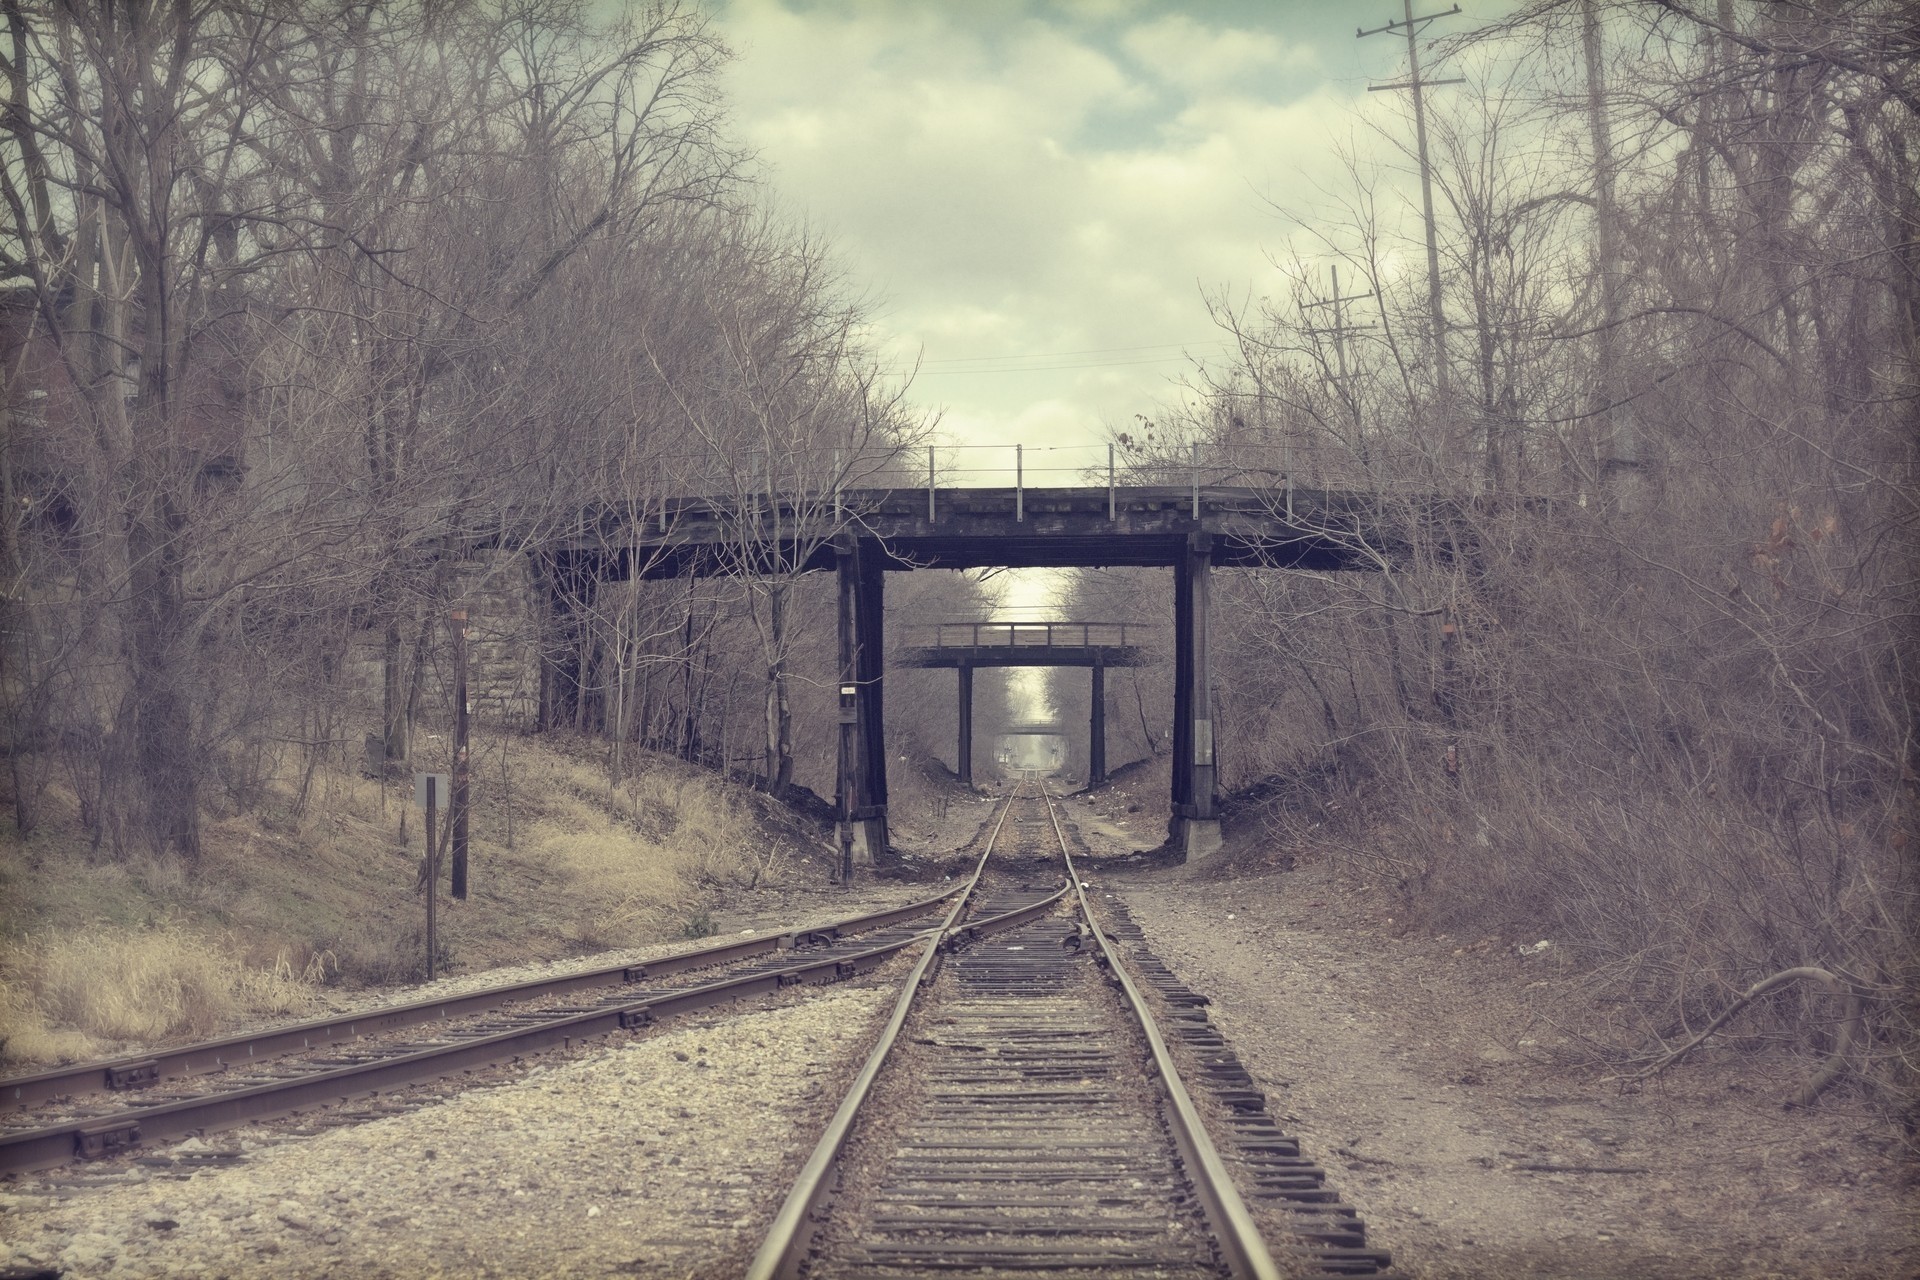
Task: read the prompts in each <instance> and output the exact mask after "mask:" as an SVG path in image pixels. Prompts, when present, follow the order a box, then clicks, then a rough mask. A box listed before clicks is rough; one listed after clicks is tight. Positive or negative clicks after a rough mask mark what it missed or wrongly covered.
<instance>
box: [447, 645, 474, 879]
mask: <svg viewBox="0 0 1920 1280" xmlns="http://www.w3.org/2000/svg"><path fill="white" fill-rule="evenodd" d="M447 620H448V621H449V622H451V623H453V779H452V782H453V808H452V812H451V813H450V814H449V816H448V820H449V821H450V822H452V824H453V896H454V897H456V898H458V899H460V900H461V901H462V902H464V901H466V897H467V784H468V783H469V782H470V781H471V780H472V769H471V765H470V759H469V756H468V753H467V732H468V727H469V726H468V719H469V717H470V716H471V715H472V713H473V707H472V705H471V704H470V703H469V702H468V701H467V611H466V610H465V609H453V610H449V611H448V613H447Z"/></svg>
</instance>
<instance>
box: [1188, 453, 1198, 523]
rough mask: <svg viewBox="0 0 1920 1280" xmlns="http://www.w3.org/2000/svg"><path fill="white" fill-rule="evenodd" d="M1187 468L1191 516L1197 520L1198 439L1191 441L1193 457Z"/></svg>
mask: <svg viewBox="0 0 1920 1280" xmlns="http://www.w3.org/2000/svg"><path fill="white" fill-rule="evenodd" d="M1188 468H1189V471H1190V474H1191V478H1192V480H1193V518H1194V519H1195V520H1198V519H1199V518H1200V442H1199V441H1198V440H1195V441H1194V442H1193V459H1192V461H1191V462H1190V463H1189V464H1188Z"/></svg>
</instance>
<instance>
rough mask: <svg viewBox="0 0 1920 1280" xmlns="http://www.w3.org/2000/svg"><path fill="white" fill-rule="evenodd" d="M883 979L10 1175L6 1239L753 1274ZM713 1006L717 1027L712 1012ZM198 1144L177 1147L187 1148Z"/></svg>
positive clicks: (382, 1263)
mask: <svg viewBox="0 0 1920 1280" xmlns="http://www.w3.org/2000/svg"><path fill="white" fill-rule="evenodd" d="M888 999H889V992H888V991H887V990H885V989H884V988H883V987H869V986H854V985H847V986H835V987H830V988H826V989H824V990H820V991H818V992H817V993H809V994H808V995H806V996H804V997H803V998H800V999H798V1000H797V1001H792V1002H789V1001H785V1000H783V1001H782V1003H781V1005H780V1007H777V1008H772V1009H766V1010H762V1011H757V1012H752V1013H746V1014H741V1015H737V1016H734V1017H731V1018H725V1019H703V1020H702V1021H701V1022H695V1023H688V1024H670V1025H668V1026H667V1027H665V1028H663V1029H661V1030H659V1031H657V1032H655V1033H654V1034H651V1035H649V1036H647V1037H646V1038H644V1039H638V1040H634V1041H631V1042H628V1043H625V1044H620V1045H616V1046H612V1047H607V1048H604V1049H595V1050H591V1051H587V1052H585V1053H583V1054H582V1055H581V1056H579V1057H576V1058H573V1059H570V1060H564V1061H560V1062H557V1063H555V1064H553V1065H549V1066H542V1067H536V1068H534V1069H533V1070H532V1071H530V1072H528V1073H527V1074H526V1075H524V1076H523V1077H521V1078H520V1079H519V1080H518V1081H516V1082H514V1083H512V1084H508V1085H503V1086H498V1087H493V1088H486V1089H480V1090H474V1091H471V1092H467V1093H464V1094H460V1095H458V1096H455V1097H453V1098H451V1099H449V1100H447V1101H445V1102H444V1103H441V1104H439V1105H436V1106H429V1107H425V1108H423V1109H421V1110H418V1111H414V1112H412V1113H410V1114H405V1115H399V1116H394V1117H390V1118H387V1119H384V1120H377V1121H373V1122H370V1123H366V1124H361V1125H356V1126H352V1127H348V1128H339V1129H332V1130H328V1131H325V1132H322V1133H320V1134H318V1135H317V1136H314V1137H311V1138H306V1139H299V1140H293V1141H287V1142H278V1143H272V1144H271V1145H269V1142H263V1141H262V1140H261V1139H262V1136H263V1135H262V1133H261V1132H260V1131H250V1130H240V1131H236V1132H234V1133H230V1134H222V1135H216V1136H215V1137H214V1138H213V1139H211V1140H210V1141H209V1142H208V1143H207V1144H205V1145H207V1146H210V1147H214V1148H223V1149H235V1150H240V1151H244V1152H245V1153H246V1154H245V1157H244V1159H242V1160H240V1161H239V1162H238V1163H235V1164H232V1165H228V1166H225V1167H209V1168H203V1169H200V1170H198V1171H196V1172H194V1173H192V1174H191V1176H187V1177H181V1176H178V1175H177V1174H176V1173H175V1172H174V1170H175V1169H177V1168H179V1167H180V1166H173V1167H170V1168H167V1169H163V1170H161V1171H159V1172H157V1173H156V1172H149V1171H147V1170H146V1169H144V1168H142V1167H141V1166H132V1167H131V1168H128V1169H124V1170H122V1171H121V1172H119V1173H117V1174H115V1175H114V1176H115V1177H125V1178H127V1179H128V1180H127V1181H125V1182H120V1183H117V1184H109V1185H103V1186H99V1187H95V1188H88V1189H83V1190H76V1189H75V1188H73V1187H72V1186H71V1185H69V1186H66V1187H64V1188H59V1187H58V1184H55V1187H56V1189H55V1190H53V1191H51V1192H49V1193H48V1194H32V1193H31V1192H30V1187H23V1188H21V1190H20V1191H17V1192H15V1193H13V1194H0V1240H4V1242H5V1247H4V1248H3V1249H0V1258H4V1259H5V1263H0V1267H3V1266H5V1265H11V1266H14V1267H24V1266H43V1267H44V1266H57V1267H60V1268H62V1269H64V1271H65V1273H66V1275H67V1276H69V1277H72V1278H73V1280H88V1278H90V1277H115V1278H119V1277H136V1276H269V1275H270V1276H316V1277H317V1276H339V1275H354V1276H372V1277H396V1278H398V1277H421V1276H500V1277H507V1276H516V1277H517V1276H660V1277H667V1276H672V1277H687V1276H703V1275H726V1274H734V1273H737V1272H738V1271H739V1270H740V1268H741V1267H742V1266H743V1265H744V1262H745V1259H746V1258H747V1257H748V1256H750V1255H751V1252H752V1250H753V1249H754V1248H755V1247H757V1245H758V1242H759V1237H760V1234H761V1232H762V1231H763V1230H764V1228H765V1225H766V1223H767V1222H768V1221H770V1220H771V1218H772V1216H773V1213H774V1211H775V1209H776V1208H777V1207H778V1205H779V1201H780V1197H781V1195H782V1194H783V1190H784V1183H785V1180H786V1175H787V1173H788V1172H789V1169H788V1166H790V1165H794V1164H796V1163H797V1158H798V1156H799V1155H801V1154H803V1153H804V1152H805V1151H806V1150H807V1149H808V1148H810V1146H811V1145H812V1142H813V1140H814V1137H815V1136H816V1134H817V1131H818V1129H819V1127H820V1124H821V1123H822V1122H823V1121H824V1117H825V1115H826V1114H827V1113H828V1111H829V1110H830V1109H831V1107H832V1106H833V1105H834V1103H835V1102H836V1101H837V1099H838V1092H839V1090H838V1085H839V1082H840V1079H841V1077H842V1076H844V1075H845V1074H847V1070H848V1067H847V1064H848V1063H854V1062H857V1061H858V1059H859V1057H860V1055H861V1052H862V1051H863V1048H864V1046H865V1044H866V1042H867V1040H868V1038H869V1036H870V1031H871V1028H872V1024H873V1021H874V1016H875V1015H876V1013H877V1012H878V1011H879V1010H880V1008H881V1007H882V1006H883V1004H885V1003H886V1001H887V1000H888ZM703 1023H704V1025H703ZM176 1150H178V1149H176Z"/></svg>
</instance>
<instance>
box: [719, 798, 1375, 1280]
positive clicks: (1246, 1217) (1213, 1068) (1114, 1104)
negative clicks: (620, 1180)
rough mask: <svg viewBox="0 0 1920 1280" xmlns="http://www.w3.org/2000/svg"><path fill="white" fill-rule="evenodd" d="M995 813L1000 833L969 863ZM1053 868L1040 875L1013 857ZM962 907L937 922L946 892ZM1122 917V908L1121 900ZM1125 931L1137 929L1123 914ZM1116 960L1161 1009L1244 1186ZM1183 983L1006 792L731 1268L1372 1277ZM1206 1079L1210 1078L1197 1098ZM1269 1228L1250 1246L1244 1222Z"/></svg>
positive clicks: (1356, 1238) (1027, 803)
mask: <svg viewBox="0 0 1920 1280" xmlns="http://www.w3.org/2000/svg"><path fill="white" fill-rule="evenodd" d="M1010 819H1011V821H1012V828H1011V830H1012V833H1013V839H1012V841H1011V843H1014V844H1016V845H1017V847H1016V848H1012V849H1008V850H1006V851H1005V856H1003V857H1002V858H1001V869H996V870H994V871H993V872H992V874H989V870H988V868H989V859H992V858H994V857H995V852H996V851H995V844H996V842H997V841H998V840H999V839H1000V837H1001V835H1002V834H1003V831H1005V830H1006V829H1007V827H1008V823H1009V820H1010ZM1043 868H1044V869H1049V870H1050V872H1051V874H1052V876H1053V877H1055V878H1056V879H1057V878H1058V877H1059V876H1061V875H1062V874H1064V877H1065V879H1066V888H1064V889H1062V890H1059V891H1058V892H1056V893H1053V894H1051V895H1048V894H1045V893H1044V891H1043V890H1041V889H1037V888H1036V887H1035V886H1034V884H1033V883H1032V882H1033V880H1034V879H1035V878H1036V872H1040V871H1042V869H1043ZM967 912H972V913H973V915H972V917H971V918H970V919H969V921H968V923H965V924H961V923H960V920H961V917H962V915H963V913H967ZM1127 924H1128V925H1129V926H1130V922H1127ZM1132 934H1133V936H1134V937H1136V938H1137V937H1138V931H1137V930H1132ZM1135 968H1138V969H1139V970H1140V971H1141V972H1142V973H1143V974H1144V975H1145V979H1144V980H1145V981H1147V982H1149V983H1150V984H1151V987H1152V989H1153V990H1154V991H1155V992H1156V994H1155V996H1154V999H1155V1000H1156V1001H1158V1002H1159V1003H1160V1004H1161V1005H1162V1006H1163V1007H1170V1008H1172V1009H1174V1010H1176V1011H1179V1015H1180V1016H1179V1018H1178V1021H1177V1025H1178V1028H1179V1034H1178V1035H1177V1037H1176V1040H1177V1041H1178V1042H1179V1043H1181V1045H1182V1048H1181V1053H1182V1055H1183V1056H1187V1057H1190V1058H1191V1057H1193V1055H1195V1054H1198V1055H1199V1057H1198V1058H1197V1059H1196V1061H1195V1065H1197V1066H1198V1067H1199V1071H1198V1072H1197V1073H1196V1074H1197V1076H1198V1077H1199V1078H1204V1080H1205V1085H1204V1086H1203V1094H1204V1095H1205V1096H1207V1097H1208V1098H1209V1101H1208V1104H1207V1105H1208V1108H1209V1109H1211V1110H1212V1111H1214V1112H1215V1113H1216V1114H1217V1115H1219V1116H1221V1117H1223V1118H1224V1119H1225V1121H1226V1123H1225V1127H1226V1128H1227V1129H1228V1130H1229V1132H1230V1133H1231V1142H1230V1144H1229V1156H1230V1158H1231V1160H1232V1163H1233V1165H1234V1167H1235V1168H1237V1169H1239V1170H1240V1171H1241V1174H1242V1179H1243V1181H1244V1182H1245V1183H1246V1185H1247V1186H1248V1187H1249V1189H1250V1193H1251V1194H1252V1195H1253V1197H1254V1198H1255V1201H1256V1203H1257V1204H1258V1205H1259V1206H1260V1211H1259V1215H1258V1220H1256V1215H1255V1213H1254V1212H1252V1211H1250V1210H1249V1208H1248V1204H1247V1200H1246V1199H1244V1198H1243V1197H1242V1194H1241V1191H1240V1190H1239V1189H1238V1188H1237V1187H1236V1185H1235V1182H1234V1179H1233V1177H1232V1176H1231V1174H1230V1172H1229V1167H1228V1165H1229V1159H1228V1158H1223V1156H1222V1153H1221V1151H1220V1149H1219V1148H1217V1147H1216V1146H1215V1143H1214V1141H1213V1139H1212V1137H1211V1136H1210V1135H1209V1133H1208V1130H1207V1128H1206V1125H1205V1124H1204V1123H1203V1120H1202V1108H1201V1107H1200V1106H1199V1105H1197V1104H1196V1102H1195V1099H1194V1096H1193V1095H1192V1094H1191V1093H1189V1091H1188V1088H1187V1086H1186V1084H1185V1083H1184V1082H1183V1078H1182V1072H1181V1070H1180V1068H1179V1066H1178V1065H1176V1061H1175V1052H1174V1050H1173V1049H1172V1048H1171V1047H1170V1046H1169V1043H1168V1040H1167V1038H1166V1036H1165V1035H1163V1033H1162V1032H1161V1030H1160V1027H1159V1025H1158V1022H1157V1021H1156V1019H1155V1017H1154V1016H1153V1013H1152V1012H1151V1010H1150V1008H1149V1000H1148V998H1147V996H1146V995H1144V994H1143V990H1142V987H1141V985H1140V981H1138V980H1136V978H1135V977H1134V976H1133V975H1132V974H1131V973H1130V972H1129V970H1130V969H1135ZM1203 1004H1204V1000H1203V999H1201V998H1200V997H1197V996H1194V995H1193V993H1191V992H1187V991H1186V990H1185V988H1182V987H1180V986H1179V985H1178V983H1177V981H1176V980H1174V979H1173V978H1172V976H1171V974H1169V973H1168V972H1167V971H1166V970H1165V967H1164V966H1161V965H1158V963H1157V962H1156V961H1152V958H1151V956H1150V954H1148V953H1146V952H1145V951H1144V943H1143V942H1142V944H1141V945H1140V946H1138V947H1135V948H1133V949H1132V950H1131V952H1130V953H1129V954H1127V955H1125V956H1123V954H1122V949H1121V947H1120V946H1119V945H1118V944H1117V943H1116V942H1115V941H1114V940H1113V939H1112V938H1111V937H1109V935H1108V934H1107V933H1106V932H1105V931H1104V930H1103V928H1102V926H1101V924H1100V922H1099V920H1098V919H1097V918H1096V915H1095V913H1094V911H1093V910H1092V908H1091V906H1090V905H1089V903H1088V901H1087V898H1086V894H1085V886H1084V884H1083V882H1082V881H1081V879H1080V873H1079V872H1078V870H1077V869H1076V868H1075V866H1074V863H1073V859H1072V853H1071V851H1070V849H1069V847H1068V841H1067V838H1066V835H1065V833H1064V832H1063V830H1062V828H1061V826H1060V822H1059V817H1058V815H1057V813H1056V811H1055V808H1054V804H1053V800H1052V797H1051V796H1050V795H1048V794H1047V792H1046V790H1045V788H1044V785H1043V784H1041V783H1039V782H1038V781H1037V780H1033V779H1028V780H1025V781H1023V782H1022V783H1021V785H1020V786H1019V787H1016V789H1015V792H1014V793H1013V794H1012V795H1010V796H1009V798H1008V802H1007V805H1006V808H1005V809H1004V810H1003V811H1002V813H1001V815H1000V817H999V819H998V821H997V822H996V824H995V827H994V830H993V834H992V835H991V836H990V837H989V839H988V842H987V847H986V849H985V851H984V852H983V853H982V855H981V858H980V862H979V865H978V866H977V867H976V868H975V870H974V873H973V877H972V879H971V880H970V882H969V883H968V885H967V886H966V888H965V890H964V892H963V893H962V894H961V896H960V899H959V900H958V901H956V902H955V903H954V905H953V907H952V908H951V910H950V911H949V913H948V919H947V923H946V925H945V926H944V927H943V930H942V933H941V936H940V939H939V941H938V943H937V944H936V943H932V942H929V943H928V944H925V947H924V950H923V952H922V954H921V956H920V959H919V961H918V962H917V964H916V965H915V967H914V970H913V972H912V973H911V974H910V975H909V977H908V979H907V982H906V986H905V988H904V990H903V991H902V993H901V995H900V998H899V1000H898V1001H897V1003H896V1005H895V1007H894V1010H893V1015H892V1017H891V1019H890V1020H889V1022H888V1024H887V1026H886V1027H885V1029H884V1030H883V1031H882V1033H881V1036H880V1039H879V1042H878V1043H877V1045H876V1046H875V1048H874V1050H873V1052H872V1054H871V1056H870V1057H869V1058H868V1060H867V1062H866V1064H865V1066H864V1067H863V1068H862V1070H861V1072H860V1074H859V1076H858V1077H857V1078H856V1080H855V1081H854V1084H853V1086H852V1088H851V1090H850V1091H849V1093H848V1094H847V1097H846V1099H845V1100H844V1101H843V1102H842V1103H841V1105H840V1107H839V1109H838V1111H837V1112H836V1113H835V1115H834V1117H833V1119H832V1121H831V1122H830V1123H829V1124H828V1127H827V1130H826V1132H825V1134H824V1135H823V1136H822V1137H821V1139H820V1142H819V1144H818V1145H817V1146H816V1147H815V1149H814V1151H813V1153H812V1155H811V1157H810V1158H809V1159H808V1161H807V1163H806V1165H805V1167H804V1168H803V1169H802V1171H801V1173H800V1175H799V1177H798V1179H797V1180H796V1182H795V1184H794V1186H793V1188H792V1189H791V1191H790V1192H789V1193H788V1195H787V1197H786V1200H785V1202H784V1204H783V1205H782V1206H781V1209H780V1211H779V1213H778V1215H777V1216H776V1218H775V1220H774V1223H773V1226H772V1229H771V1230H770V1231H769V1232H768V1234H767V1236H766V1239H765V1240H764V1242H763V1243H762V1245H761V1247H760V1249H759V1251H758V1253H757V1254H756V1255H755V1257H754V1259H753V1261H752V1264H751V1266H750V1267H749V1269H748V1271H747V1275H748V1276H749V1277H750V1280H798V1278H799V1277H809V1278H812V1277H832V1278H834V1280H841V1278H843V1277H845V1278H855V1277H859V1278H871V1280H881V1278H883V1277H884V1278H891V1277H907V1276H925V1275H934V1274H947V1273H974V1274H981V1273H988V1274H1012V1273H1026V1272H1036V1271H1043V1272H1046V1273H1049V1274H1050V1275H1052V1276H1056V1277H1069V1278H1070V1277H1096V1276H1098V1277H1109V1278H1111V1277H1117V1276H1127V1277H1139V1276H1156V1277H1167V1278H1168V1280H1173V1278H1176V1277H1180V1278H1184V1277H1217V1276H1221V1275H1228V1276H1233V1277H1262V1278H1269V1277H1270V1278H1273V1280H1277V1277H1279V1276H1280V1275H1281V1274H1282V1272H1281V1270H1280V1267H1279V1265H1278V1264H1277V1263H1276V1261H1275V1257H1274V1250H1275V1249H1278V1250H1279V1251H1280V1253H1281V1255H1282V1256H1283V1257H1284V1258H1285V1259H1286V1262H1287V1273H1288V1274H1292V1275H1314V1276H1333V1275H1373V1274H1378V1273H1379V1272H1381V1271H1382V1270H1384V1269H1385V1268H1386V1266H1387V1265H1388V1263H1389V1259H1388V1258H1387V1256H1386V1254H1385V1253H1383V1252H1381V1251H1378V1250H1372V1249H1368V1248H1367V1247H1366V1243H1365V1229H1364V1227H1362V1226H1361V1225H1360V1222H1359V1219H1358V1216H1357V1214H1355V1213H1354V1211H1353V1210H1352V1209H1351V1208H1349V1207H1347V1206H1345V1205H1343V1204H1341V1203H1340V1202H1339V1198H1338V1196H1337V1195H1335V1194H1334V1193H1333V1192H1331V1190H1329V1189H1328V1188H1327V1187H1326V1180H1325V1176H1324V1174H1322V1173H1321V1171H1320V1170H1319V1169H1317V1168H1316V1167H1314V1166H1313V1165H1312V1164H1311V1163H1310V1162H1308V1161H1306V1160H1305V1159H1304V1158H1302V1157H1301V1156H1300V1153H1299V1149H1298V1144H1297V1143H1296V1142H1294V1141H1293V1140H1292V1139H1291V1138H1289V1137H1287V1135H1285V1134H1284V1133H1283V1132H1281V1131H1280V1130H1279V1128H1278V1127H1277V1126H1276V1125H1275V1124H1274V1123H1273V1121H1272V1119H1271V1117H1270V1116H1267V1115H1266V1112H1265V1099H1264V1098H1262V1097H1260V1096H1259V1094H1258V1091H1257V1090H1254V1089H1252V1088H1251V1084H1252V1081H1251V1078H1250V1077H1249V1076H1247V1075H1246V1073H1245V1071H1244V1069H1243V1068H1241V1067H1240V1066H1239V1063H1238V1060H1237V1059H1235V1058H1233V1057H1232V1054H1231V1050H1229V1049H1226V1048H1225V1046H1224V1041H1221V1040H1219V1038H1218V1033H1217V1032H1214V1031H1212V1028H1211V1027H1210V1025H1208V1024H1206V1020H1205V1015H1204V1012H1201V1013H1200V1014H1199V1015H1198V1019H1197V1021H1196V1020H1195V1018H1194V1016H1193V1010H1194V1009H1196V1008H1197V1007H1198V1006H1200V1005H1203ZM1214 1095H1219V1096H1214ZM1263 1224H1264V1225H1265V1226H1266V1227H1267V1228H1268V1234H1269V1235H1271V1236H1272V1237H1273V1244H1272V1246H1271V1247H1270V1245H1269V1242H1268V1239H1267V1238H1266V1237H1264V1236H1263V1234H1262V1230H1261V1227H1262V1225H1263Z"/></svg>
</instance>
